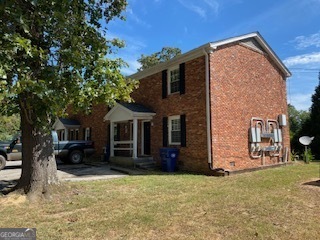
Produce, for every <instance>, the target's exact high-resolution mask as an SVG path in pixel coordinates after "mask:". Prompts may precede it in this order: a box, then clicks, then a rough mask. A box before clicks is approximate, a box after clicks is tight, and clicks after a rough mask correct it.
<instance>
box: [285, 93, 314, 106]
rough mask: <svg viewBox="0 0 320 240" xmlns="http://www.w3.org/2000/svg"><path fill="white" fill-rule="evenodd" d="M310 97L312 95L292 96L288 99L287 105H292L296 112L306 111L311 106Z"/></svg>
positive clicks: (300, 94)
mask: <svg viewBox="0 0 320 240" xmlns="http://www.w3.org/2000/svg"><path fill="white" fill-rule="evenodd" d="M311 96H312V93H307V94H302V93H297V94H292V95H291V96H290V97H289V99H288V100H289V103H290V104H291V105H293V106H294V107H295V108H296V109H297V110H308V109H309V108H310V106H311Z"/></svg>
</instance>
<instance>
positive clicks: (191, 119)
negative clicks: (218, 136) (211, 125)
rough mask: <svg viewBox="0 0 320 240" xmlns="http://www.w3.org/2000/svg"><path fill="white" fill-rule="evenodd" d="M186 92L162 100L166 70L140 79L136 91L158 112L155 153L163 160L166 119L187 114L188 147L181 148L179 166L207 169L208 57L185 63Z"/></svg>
mask: <svg viewBox="0 0 320 240" xmlns="http://www.w3.org/2000/svg"><path fill="white" fill-rule="evenodd" d="M185 88H186V93H185V94H183V95H180V94H179V93H176V94H172V95H169V96H168V97H167V98H165V99H162V73H161V72H159V73H157V74H154V75H152V76H148V77H146V78H144V79H141V80H140V87H139V88H138V89H137V90H136V91H135V92H134V93H133V94H132V96H133V98H134V100H135V102H137V103H140V104H143V105H145V106H147V107H150V108H151V109H152V110H153V111H155V112H156V115H155V116H154V118H153V120H152V122H151V123H152V125H151V152H152V155H153V157H154V158H155V159H156V160H157V161H158V162H159V161H160V155H159V150H160V148H161V147H162V118H163V117H169V116H173V115H182V114H186V136H187V137H186V138H187V146H186V147H179V148H180V157H179V168H180V169H185V170H188V171H194V172H205V171H206V170H207V168H208V167H207V145H206V139H207V138H206V96H205V58H204V56H203V57H199V58H197V59H194V60H192V61H189V62H186V64H185Z"/></svg>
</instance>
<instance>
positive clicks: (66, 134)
mask: <svg viewBox="0 0 320 240" xmlns="http://www.w3.org/2000/svg"><path fill="white" fill-rule="evenodd" d="M68 133H69V130H68V128H64V139H63V140H64V141H67V140H68Z"/></svg>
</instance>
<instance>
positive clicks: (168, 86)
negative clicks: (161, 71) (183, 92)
mask: <svg viewBox="0 0 320 240" xmlns="http://www.w3.org/2000/svg"><path fill="white" fill-rule="evenodd" d="M174 70H178V71H180V66H179V65H177V66H174V67H171V68H169V69H168V71H167V89H168V95H170V94H176V93H179V92H180V91H178V92H173V93H172V92H171V72H172V71H174ZM179 74H180V72H179ZM179 82H180V76H179Z"/></svg>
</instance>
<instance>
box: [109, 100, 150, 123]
mask: <svg viewBox="0 0 320 240" xmlns="http://www.w3.org/2000/svg"><path fill="white" fill-rule="evenodd" d="M154 115H156V113H155V112H154V111H152V110H151V109H149V108H147V107H145V106H143V105H142V104H137V103H117V104H116V105H115V106H114V107H113V108H112V109H111V110H110V111H109V112H108V113H107V114H106V115H105V116H104V118H103V119H104V121H113V122H122V121H128V120H132V119H134V118H137V119H152V117H153V116H154Z"/></svg>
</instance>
